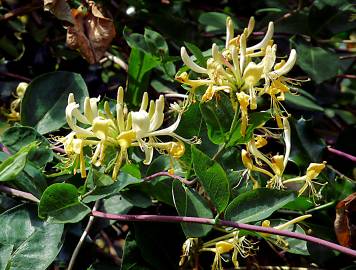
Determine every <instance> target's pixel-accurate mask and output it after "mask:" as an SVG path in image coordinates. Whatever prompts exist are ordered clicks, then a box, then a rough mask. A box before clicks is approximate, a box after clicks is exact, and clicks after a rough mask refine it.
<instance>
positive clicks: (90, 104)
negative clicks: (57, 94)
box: [66, 93, 100, 136]
mask: <svg viewBox="0 0 356 270" xmlns="http://www.w3.org/2000/svg"><path fill="white" fill-rule="evenodd" d="M99 100H100V97H99V98H89V97H86V98H85V100H84V115H83V114H82V113H81V112H80V111H79V104H77V103H76V102H75V99H74V95H73V93H70V94H69V96H68V105H67V107H66V120H67V123H68V125H69V127H70V128H71V129H72V130H73V131H75V132H77V134H78V135H79V134H80V135H83V136H93V132H91V128H90V127H89V128H87V129H85V128H82V127H80V126H78V125H77V121H78V122H80V123H82V124H85V125H90V124H92V123H93V121H94V119H95V118H96V117H98V106H97V103H98V102H99Z"/></svg>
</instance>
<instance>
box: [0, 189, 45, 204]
mask: <svg viewBox="0 0 356 270" xmlns="http://www.w3.org/2000/svg"><path fill="white" fill-rule="evenodd" d="M0 191H2V192H5V193H7V194H10V195H13V196H16V197H20V198H23V199H26V200H29V201H33V202H35V203H38V202H39V201H40V200H39V199H37V198H36V197H35V196H33V195H32V194H31V193H28V192H24V191H21V190H17V189H14V188H10V187H7V186H3V185H0Z"/></svg>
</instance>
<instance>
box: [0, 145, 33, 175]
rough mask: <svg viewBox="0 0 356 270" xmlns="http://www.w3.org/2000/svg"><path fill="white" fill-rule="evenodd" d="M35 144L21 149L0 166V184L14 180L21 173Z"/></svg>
mask: <svg viewBox="0 0 356 270" xmlns="http://www.w3.org/2000/svg"><path fill="white" fill-rule="evenodd" d="M35 145H36V144H33V143H32V144H30V145H26V146H24V147H22V148H21V149H20V151H18V152H17V153H16V154H15V155H13V156H10V157H9V158H7V159H6V160H4V161H3V162H2V163H1V164H0V182H4V181H10V180H14V179H15V178H16V176H17V175H18V174H19V173H21V172H22V170H23V169H24V168H25V165H26V162H27V156H28V153H29V152H30V151H31V150H32V149H33V148H34V147H35Z"/></svg>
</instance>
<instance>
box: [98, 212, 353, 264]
mask: <svg viewBox="0 0 356 270" xmlns="http://www.w3.org/2000/svg"><path fill="white" fill-rule="evenodd" d="M92 215H93V216H95V217H99V218H106V219H112V220H119V221H127V222H128V221H141V222H171V223H179V222H188V223H200V224H210V225H221V226H227V227H233V228H237V229H242V230H248V231H255V232H261V233H269V234H276V235H282V236H286V237H291V238H296V239H300V240H304V241H308V242H312V243H315V244H318V245H321V246H324V247H327V248H330V249H334V250H337V251H340V252H343V253H345V254H348V255H350V256H353V257H356V251H355V250H353V249H350V248H347V247H343V246H340V245H338V244H335V243H332V242H329V241H326V240H323V239H320V238H317V237H314V236H310V235H305V234H302V233H297V232H290V231H285V230H277V229H275V228H271V227H262V226H256V225H250V224H243V223H238V222H234V221H227V220H214V219H210V218H199V217H184V216H183V217H181V216H161V215H120V214H109V213H104V212H100V211H92Z"/></svg>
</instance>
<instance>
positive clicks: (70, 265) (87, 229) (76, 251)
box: [67, 200, 99, 270]
mask: <svg viewBox="0 0 356 270" xmlns="http://www.w3.org/2000/svg"><path fill="white" fill-rule="evenodd" d="M98 206H99V200H97V201H96V202H95V204H94V207H93V209H92V211H93V212H95V211H96V209H97V208H98ZM94 218H95V217H94V216H90V217H89V221H88V224H87V226H86V227H85V229H84V232H83V234H82V236H81V237H80V239H79V241H78V244H77V246H76V247H75V249H74V251H73V254H72V257H71V258H70V261H69V265H68V268H67V270H72V269H73V266H74V264H75V260H76V258H77V256H78V254H79V251H80V248H81V247H82V245H83V243H84V240H85V238H86V237H87V235H88V233H89V230H90V228H91V226H92V225H93V222H94Z"/></svg>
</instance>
